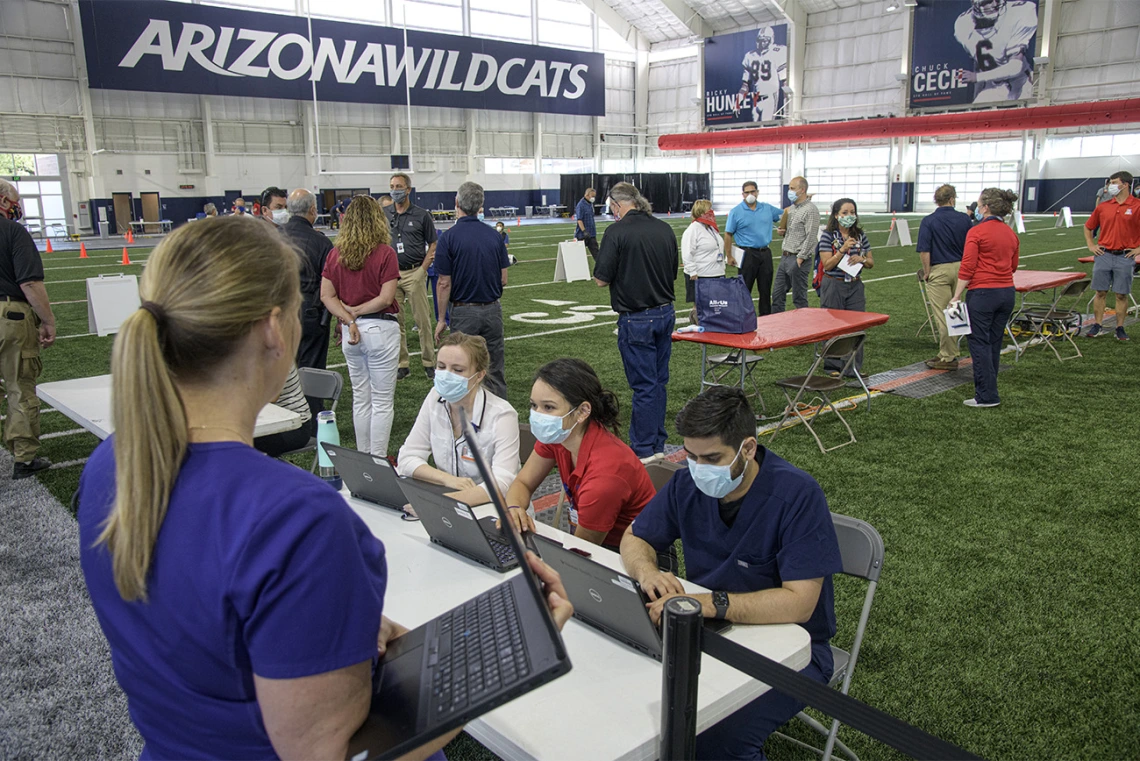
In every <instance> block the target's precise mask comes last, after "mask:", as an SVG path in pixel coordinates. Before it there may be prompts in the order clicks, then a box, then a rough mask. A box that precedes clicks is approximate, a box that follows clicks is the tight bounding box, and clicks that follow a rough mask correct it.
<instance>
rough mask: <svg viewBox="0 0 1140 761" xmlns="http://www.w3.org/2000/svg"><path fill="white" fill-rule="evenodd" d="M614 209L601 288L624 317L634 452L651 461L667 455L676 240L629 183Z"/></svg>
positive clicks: (600, 267)
mask: <svg viewBox="0 0 1140 761" xmlns="http://www.w3.org/2000/svg"><path fill="white" fill-rule="evenodd" d="M609 206H610V212H611V213H612V214H613V215H614V218H615V219H616V220H617V222H615V223H614V224H612V225H610V226H609V228H608V229H607V230H606V234H605V237H603V238H602V247H601V251H600V252H599V253H598V258H597V264H596V265H595V266H594V282H596V283H597V284H598V285H599V286H602V287H605V286H609V288H610V306H612V307H613V310H614V311H615V312H617V313H618V315H619V317H618V350H619V351H620V352H621V361H622V364H623V365H624V366H625V377H626V380H628V381H629V387H630V389H632V390H633V404H632V410H631V413H630V421H629V445H630V447H631V448H632V449H633V451H634V452H636V453H637V456H638V457H640V458H641V459H642V460H643V461H649V460H651V459H654V458H659V457H663V456H664V454H665V438H666V434H665V387H666V386H667V385H668V383H669V358H670V356H672V352H673V343H672V339H671V337H670V336H671V335H672V333H673V325H674V322H675V320H674V312H673V299H674V293H673V284H674V281H675V280H676V279H677V236H676V234H675V233H674V232H673V228H671V227H670V226H669V225H668V224H667V223H665V222H663V221H661V220H660V219H657V218H656V217H654V216H653V214H652V209H651V208H650V206H649V201H647V200H645V198H644V197H643V196H642V195H641V193H639V192H638V190H637V188H635V187H634V186H633V185H631V184H629V183H628V182H620V183H618V184H617V185H615V186H614V187H613V188H612V189H611V190H610V201H609Z"/></svg>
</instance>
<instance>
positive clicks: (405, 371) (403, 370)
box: [396, 367, 411, 380]
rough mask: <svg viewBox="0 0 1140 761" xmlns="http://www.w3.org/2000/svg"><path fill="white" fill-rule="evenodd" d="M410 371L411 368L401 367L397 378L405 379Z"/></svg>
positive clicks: (397, 372)
mask: <svg viewBox="0 0 1140 761" xmlns="http://www.w3.org/2000/svg"><path fill="white" fill-rule="evenodd" d="M409 373H411V370H409V369H408V368H406V367H401V368H400V369H399V370H397V371H396V380H403V379H404V378H407V377H408V374H409Z"/></svg>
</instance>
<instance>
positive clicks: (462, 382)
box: [432, 370, 471, 404]
mask: <svg viewBox="0 0 1140 761" xmlns="http://www.w3.org/2000/svg"><path fill="white" fill-rule="evenodd" d="M432 385H433V387H434V388H435V392H436V393H437V394H439V395H440V398H442V399H443V400H444V401H445V402H447V403H448V404H455V403H456V402H458V401H459V400H460V399H462V398H463V397H465V396H467V392H468V391H470V390H471V379H470V378H465V377H463V376H462V375H459V374H457V373H453V372H451V371H449V370H436V371H435V381H434V382H433V383H432Z"/></svg>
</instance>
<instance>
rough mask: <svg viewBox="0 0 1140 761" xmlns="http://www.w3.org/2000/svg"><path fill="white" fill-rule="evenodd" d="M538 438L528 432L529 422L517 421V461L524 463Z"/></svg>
mask: <svg viewBox="0 0 1140 761" xmlns="http://www.w3.org/2000/svg"><path fill="white" fill-rule="evenodd" d="M537 443H538V439H536V438H535V437H534V434H533V433H531V432H530V423H519V461H520V462H523V463H525V462H526V461H527V458H529V457H530V454H531V452H533V451H534V445H535V444H537Z"/></svg>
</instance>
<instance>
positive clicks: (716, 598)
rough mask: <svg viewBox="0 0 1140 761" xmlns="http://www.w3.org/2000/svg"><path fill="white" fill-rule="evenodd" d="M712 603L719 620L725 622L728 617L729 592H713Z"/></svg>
mask: <svg viewBox="0 0 1140 761" xmlns="http://www.w3.org/2000/svg"><path fill="white" fill-rule="evenodd" d="M712 601H713V606H714V607H715V608H716V618H717V620H723V619H724V617H725V616H727V615H728V592H713V593H712Z"/></svg>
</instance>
